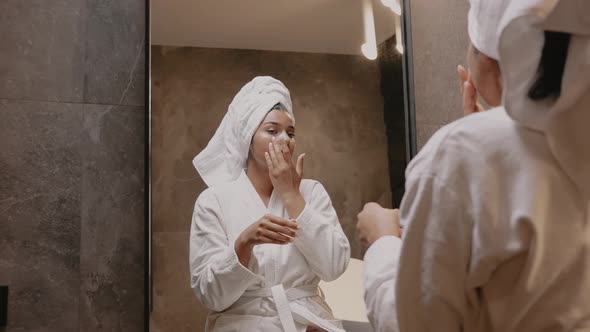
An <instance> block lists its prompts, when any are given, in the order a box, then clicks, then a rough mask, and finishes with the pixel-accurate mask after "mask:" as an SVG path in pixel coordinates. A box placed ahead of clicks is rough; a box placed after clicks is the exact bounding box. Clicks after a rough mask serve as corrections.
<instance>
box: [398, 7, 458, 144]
mask: <svg viewBox="0 0 590 332" xmlns="http://www.w3.org/2000/svg"><path fill="white" fill-rule="evenodd" d="M410 6H411V10H410V11H411V25H412V26H411V29H412V43H413V62H414V66H413V69H414V90H415V91H414V95H415V101H416V103H415V107H416V130H417V131H416V139H417V145H418V148H421V147H422V146H423V145H424V143H426V141H427V140H428V139H429V138H430V137H431V136H432V134H434V132H436V130H438V129H439V128H440V127H441V126H443V125H445V124H447V123H449V122H452V121H453V120H455V119H458V118H459V117H461V116H462V115H463V110H462V106H461V94H460V84H459V79H458V77H457V65H459V64H463V65H466V61H467V60H466V55H467V46H468V45H469V37H468V35H467V12H468V10H469V1H466V0H412V1H410Z"/></svg>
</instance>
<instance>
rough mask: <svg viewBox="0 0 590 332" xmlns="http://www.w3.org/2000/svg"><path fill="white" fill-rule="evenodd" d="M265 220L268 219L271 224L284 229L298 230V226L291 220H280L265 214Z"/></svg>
mask: <svg viewBox="0 0 590 332" xmlns="http://www.w3.org/2000/svg"><path fill="white" fill-rule="evenodd" d="M266 219H268V220H269V221H271V222H272V223H275V224H277V225H280V226H284V227H287V228H291V229H294V230H298V229H299V225H297V223H296V222H293V221H291V220H287V219H284V218H281V217H277V216H275V215H272V214H267V215H266Z"/></svg>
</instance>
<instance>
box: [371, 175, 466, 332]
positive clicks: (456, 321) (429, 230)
mask: <svg viewBox="0 0 590 332" xmlns="http://www.w3.org/2000/svg"><path fill="white" fill-rule="evenodd" d="M458 197H459V196H458V195H457V194H456V193H455V192H453V191H451V189H449V186H447V185H445V184H444V183H442V182H440V181H439V180H437V178H436V177H435V176H434V175H429V174H420V175H417V176H414V177H411V178H408V180H407V182H406V194H405V196H404V199H403V201H402V204H401V207H400V218H401V222H402V224H403V225H406V227H405V228H404V237H403V242H402V241H396V239H390V238H389V237H385V238H381V239H379V240H378V241H376V242H375V243H374V244H373V245H372V246H371V247H370V248H369V250H368V251H367V254H366V255H365V276H364V278H365V302H366V304H367V309H368V314H369V315H368V316H369V319H370V321H371V324H372V325H373V328H374V329H375V331H378V332H382V331H383V332H384V331H412V332H421V331H441V332H451V331H452V332H459V331H461V330H462V329H461V322H462V318H463V317H464V315H466V312H467V301H466V294H465V282H466V277H467V271H468V267H469V255H470V248H471V241H470V234H471V225H470V223H469V222H468V221H467V220H466V218H465V217H464V212H463V207H462V203H461V201H460V200H459V198H458ZM400 242H402V244H401V253H400V257H399V260H398V258H397V256H396V254H397V253H396V250H397V249H398V248H399V246H400ZM396 274H397V276H396ZM394 287H395V290H394Z"/></svg>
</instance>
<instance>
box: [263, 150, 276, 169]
mask: <svg viewBox="0 0 590 332" xmlns="http://www.w3.org/2000/svg"><path fill="white" fill-rule="evenodd" d="M264 160H266V167H268V170H269V171H273V170H274V164H273V163H272V160H271V159H270V153H268V152H265V153H264Z"/></svg>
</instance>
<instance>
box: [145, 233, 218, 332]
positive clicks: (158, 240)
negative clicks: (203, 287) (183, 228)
mask: <svg viewBox="0 0 590 332" xmlns="http://www.w3.org/2000/svg"><path fill="white" fill-rule="evenodd" d="M188 241H189V232H157V233H154V235H153V238H152V257H153V259H152V270H153V273H154V274H153V278H154V280H153V282H154V289H153V307H154V310H153V312H152V315H151V317H150V329H151V331H154V332H159V331H161V332H168V331H175V332H176V331H178V332H184V331H186V332H193V331H203V330H204V327H205V321H206V320H207V314H208V311H207V309H206V308H205V307H204V306H203V305H202V304H200V303H199V301H198V300H197V298H196V296H195V295H194V293H193V291H192V289H191V287H190V270H189V265H188V262H189V242H188Z"/></svg>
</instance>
